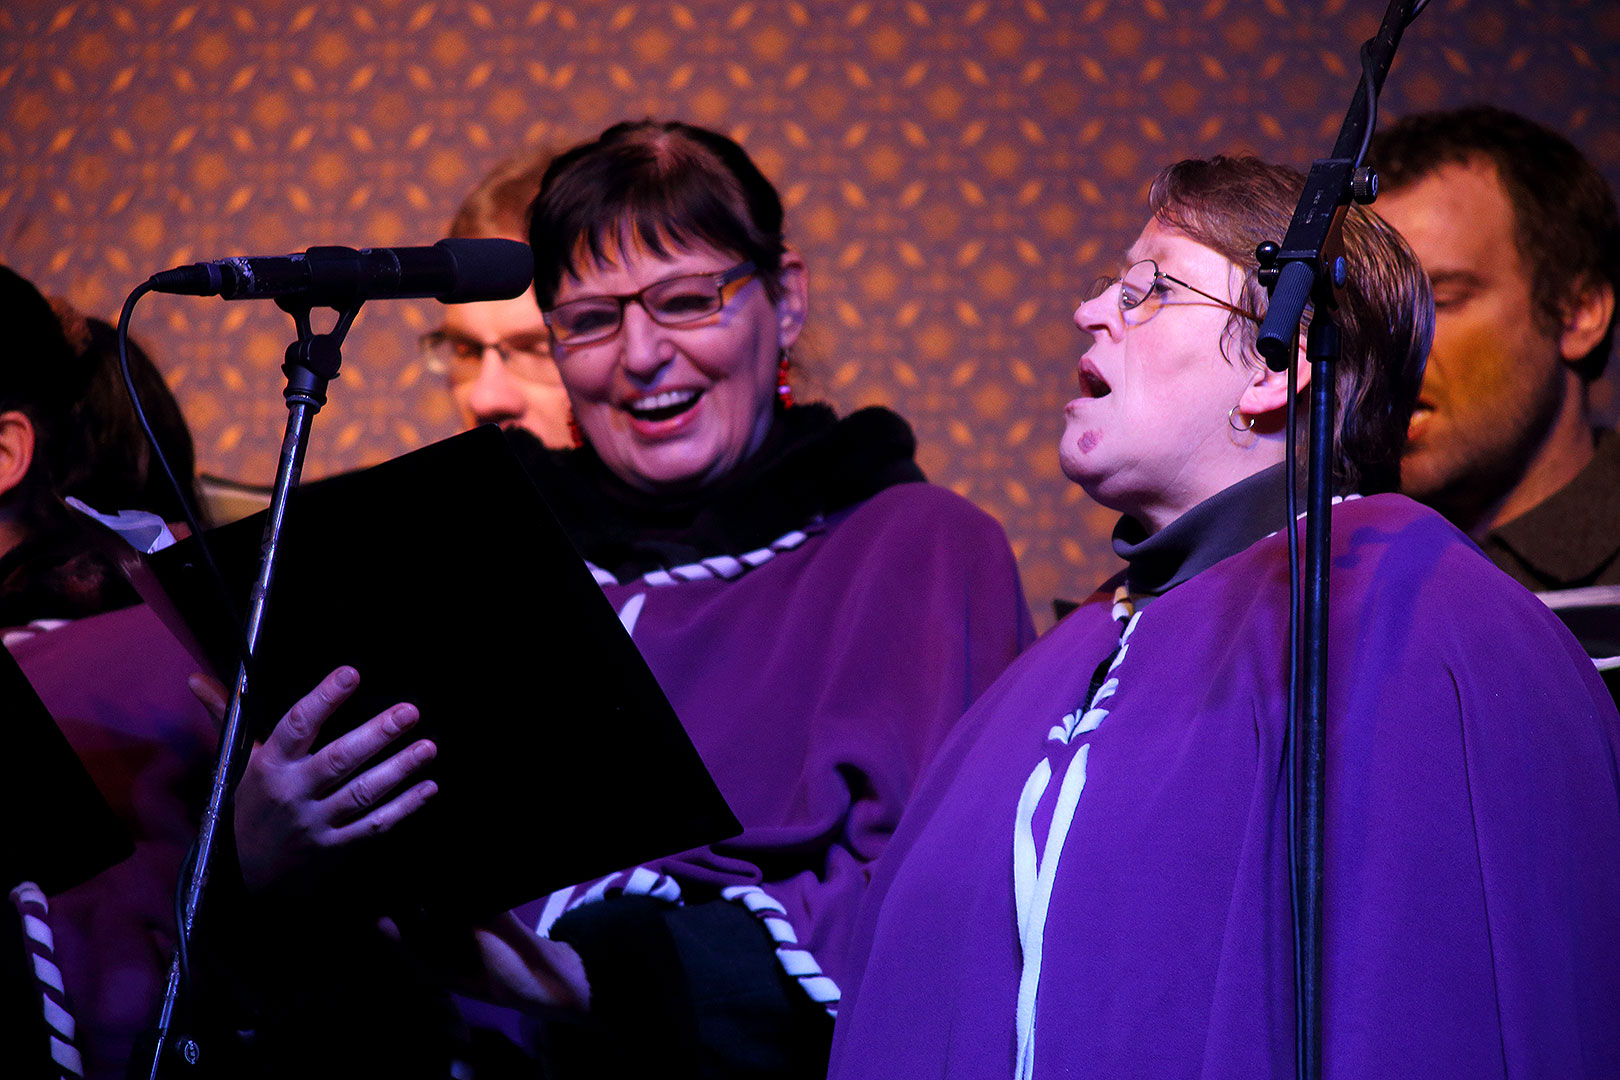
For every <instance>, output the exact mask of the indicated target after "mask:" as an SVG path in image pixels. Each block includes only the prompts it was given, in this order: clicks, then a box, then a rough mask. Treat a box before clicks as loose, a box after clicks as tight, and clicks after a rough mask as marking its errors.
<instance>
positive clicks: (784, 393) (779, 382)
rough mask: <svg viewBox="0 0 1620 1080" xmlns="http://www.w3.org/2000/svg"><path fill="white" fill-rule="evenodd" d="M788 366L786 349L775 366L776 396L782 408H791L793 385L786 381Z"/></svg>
mask: <svg viewBox="0 0 1620 1080" xmlns="http://www.w3.org/2000/svg"><path fill="white" fill-rule="evenodd" d="M789 367H790V364H789V362H788V353H787V350H786V349H783V350H782V359H781V360H780V361H778V362H777V365H776V396H777V398H778V399H779V400H780V401H781V402H782V408H784V409H791V408H793V384H792V383H791V382H789V381H788V374H789Z"/></svg>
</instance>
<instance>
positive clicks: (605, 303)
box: [542, 261, 754, 346]
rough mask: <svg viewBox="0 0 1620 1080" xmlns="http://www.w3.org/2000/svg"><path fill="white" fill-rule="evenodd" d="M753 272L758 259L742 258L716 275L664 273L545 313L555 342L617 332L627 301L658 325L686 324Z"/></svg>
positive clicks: (713, 308) (580, 341)
mask: <svg viewBox="0 0 1620 1080" xmlns="http://www.w3.org/2000/svg"><path fill="white" fill-rule="evenodd" d="M753 274H754V264H753V263H751V262H747V261H744V262H740V263H738V264H737V265H736V266H733V267H732V268H731V269H730V270H723V271H721V272H720V273H718V274H682V275H681V276H680V277H672V278H665V279H664V280H663V281H655V282H653V283H652V284H651V285H649V286H647V287H646V288H645V289H642V290H641V291H640V292H637V293H627V294H625V295H622V296H585V297H581V298H580V299H578V300H570V301H568V303H566V304H558V305H557V306H556V307H554V308H552V309H551V310H550V311H546V312H542V314H543V315H544V316H545V320H546V325H547V326H549V327H551V334H552V337H553V338H555V339H556V342H557V344H559V345H568V346H578V345H590V344H592V343H593V342H597V341H606V340H607V339H608V338H610V337H612V336H613V335H614V334H616V333H618V332H619V327H620V326H621V325H622V324H623V323H624V306H625V305H626V304H629V303H636V304H640V305H641V310H643V311H645V312H646V313H647V316H648V317H649V318H651V319H652V321H653V322H655V323H657V324H658V325H659V326H688V325H690V324H692V323H695V322H698V321H700V320H702V319H706V318H708V317H709V316H710V315H713V314H715V313H716V312H717V311H719V310H720V309H721V308H722V307H724V306H725V304H726V299H727V298H726V286H728V285H731V284H734V283H736V282H739V281H742V280H743V279H745V278H748V277H752V276H753Z"/></svg>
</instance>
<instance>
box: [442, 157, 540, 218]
mask: <svg viewBox="0 0 1620 1080" xmlns="http://www.w3.org/2000/svg"><path fill="white" fill-rule="evenodd" d="M555 156H556V151H554V150H553V149H552V148H551V147H549V146H536V147H531V148H530V149H528V150H525V151H523V152H522V153H521V154H514V155H513V156H512V157H509V158H507V159H506V160H504V161H502V162H501V163H500V164H499V165H497V166H495V168H493V169H491V170H490V172H489V175H488V176H486V177H484V178H483V179H482V180H480V181H479V182H478V186H477V187H475V188H473V189H472V191H471V192H469V193H468V195H467V197H466V198H465V199H463V200H462V203H461V209H459V210H457V211H456V216H455V217H454V218H452V219H451V220H450V235H451V236H453V237H456V238H458V239H479V238H482V237H497V238H503V239H509V240H521V239H523V238H524V237H526V236H528V234H529V207H530V205H531V204H533V202H534V197H535V196H536V195H538V194H539V193H540V179H541V177H543V176H545V175H546V169H547V168H548V167H549V166H550V165H551V159H552V158H553V157H555Z"/></svg>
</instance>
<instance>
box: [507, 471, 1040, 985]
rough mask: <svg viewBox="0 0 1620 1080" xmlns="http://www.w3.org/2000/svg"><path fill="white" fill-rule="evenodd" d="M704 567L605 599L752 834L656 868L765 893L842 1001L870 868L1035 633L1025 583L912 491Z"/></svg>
mask: <svg viewBox="0 0 1620 1080" xmlns="http://www.w3.org/2000/svg"><path fill="white" fill-rule="evenodd" d="M708 562H709V563H710V564H712V565H710V566H705V565H701V564H694V566H692V567H687V568H678V569H677V570H675V571H673V572H670V573H663V572H659V573H655V574H651V575H648V576H647V577H645V578H640V579H637V580H635V581H631V582H628V583H624V584H607V585H605V586H604V592H605V593H606V594H607V597H608V599H609V600H610V601H611V603H612V604H613V606H614V608H615V610H617V611H619V612H620V618H621V620H622V621H624V622H625V623H626V625H628V626H630V628H631V637H632V639H633V640H634V641H635V642H636V644H637V646H638V647H639V648H640V649H641V652H642V654H643V655H644V656H645V657H646V659H647V663H648V665H649V666H650V667H651V668H652V671H653V674H654V675H656V676H657V677H658V682H659V685H661V686H662V687H663V689H664V692H665V693H666V694H667V695H668V696H669V700H670V701H671V703H673V705H674V706H675V712H676V714H677V715H678V716H679V717H680V718H681V722H682V724H683V725H684V726H685V728H686V731H687V733H688V734H689V735H690V736H691V738H692V742H693V744H694V745H695V746H696V747H697V749H698V752H699V753H700V754H701V755H702V757H703V760H704V763H705V764H706V765H707V766H708V768H709V770H710V772H711V773H713V775H714V778H715V780H716V782H717V783H718V784H719V786H720V790H721V791H722V792H723V793H724V795H725V797H726V799H727V801H728V802H729V803H730V804H731V808H732V810H733V811H734V812H735V813H736V815H737V817H738V818H739V819H740V820H741V821H742V823H743V826H744V832H743V834H742V835H741V836H740V837H738V838H737V839H735V840H730V841H726V842H724V843H720V844H715V845H713V846H712V847H709V848H702V849H698V850H695V851H690V852H687V853H685V854H683V855H679V856H676V857H674V858H670V859H665V860H662V861H660V862H658V863H655V864H652V869H654V870H656V871H659V872H662V873H665V874H668V875H670V876H671V877H672V878H674V879H675V880H676V881H677V882H680V883H684V884H685V885H686V886H688V887H689V886H691V885H693V884H694V883H698V884H701V885H703V886H710V887H725V886H737V885H763V886H764V888H765V890H766V892H768V893H769V894H770V896H771V897H773V898H774V899H775V900H776V901H778V902H779V903H780V904H781V905H782V906H783V907H784V909H785V916H786V919H787V920H788V922H789V923H790V924H791V925H792V928H793V930H794V932H795V935H796V936H797V939H798V944H799V945H800V946H801V947H803V948H805V949H808V950H809V951H810V952H811V953H812V954H813V955H814V956H815V957H816V958H817V959H818V960H819V961H820V964H821V968H822V971H823V972H825V974H826V975H827V976H828V977H830V978H831V979H833V980H834V981H836V982H838V984H839V985H840V986H842V985H843V976H844V967H843V964H842V960H843V957H844V956H845V954H846V952H847V949H848V939H849V935H850V931H851V928H852V927H853V925H854V920H855V913H856V910H857V908H858V907H859V904H860V900H861V898H862V896H863V895H864V892H865V889H866V885H867V881H868V878H869V876H870V872H869V864H870V863H871V862H872V861H873V860H874V859H875V858H876V857H877V855H878V853H879V851H881V850H882V848H883V846H884V844H885V843H886V842H887V841H888V839H889V837H890V835H891V834H892V833H893V831H894V828H895V826H896V824H897V823H898V821H899V818H900V812H901V810H902V808H903V807H904V805H905V803H906V801H907V799H908V798H909V797H910V796H911V793H912V789H913V787H914V786H915V784H916V781H917V780H918V778H919V777H920V776H921V774H922V770H923V767H924V766H925V765H926V763H927V762H928V760H929V759H930V758H931V757H932V755H933V753H934V751H935V750H936V749H937V748H938V747H939V745H940V743H941V742H942V741H943V740H944V738H945V737H946V735H947V734H948V733H949V732H950V731H951V729H952V727H953V726H954V725H955V724H956V722H957V721H958V720H959V719H960V718H961V715H962V713H963V712H964V711H965V710H966V709H967V707H968V706H969V705H971V704H972V702H973V700H974V699H975V698H976V697H978V695H979V694H980V693H981V692H982V691H984V690H985V689H986V688H988V687H989V686H990V684H991V683H992V682H993V681H994V680H995V678H996V676H998V675H999V674H1000V673H1001V672H1002V671H1003V670H1004V669H1005V668H1006V666H1007V664H1008V663H1010V662H1011V661H1012V659H1013V658H1014V657H1015V656H1016V655H1017V654H1018V652H1019V650H1020V649H1021V648H1023V647H1024V646H1025V645H1026V644H1028V642H1029V641H1030V640H1031V639H1032V638H1033V636H1034V634H1033V630H1032V627H1031V623H1030V619H1029V612H1028V608H1027V606H1026V604H1025V602H1024V597H1023V592H1022V590H1021V588H1020V586H1019V582H1018V571H1017V566H1016V564H1015V562H1014V559H1013V555H1012V552H1011V551H1010V550H1009V549H1008V547H1007V542H1006V538H1005V536H1004V534H1003V533H1002V531H1001V527H1000V526H999V525H998V524H997V523H996V522H995V520H994V519H992V518H991V517H989V516H988V515H986V514H985V513H983V512H982V511H980V510H978V509H976V508H975V507H974V506H973V505H972V504H970V503H969V502H967V501H966V500H965V499H962V498H960V497H959V496H957V495H954V494H952V493H951V492H949V491H946V490H944V489H942V488H938V487H934V486H932V485H929V484H921V483H913V484H900V485H897V486H895V487H891V488H888V489H886V490H884V491H882V492H880V493H878V494H877V495H875V496H873V497H872V498H870V499H868V500H866V501H865V502H862V503H860V504H858V505H856V506H855V507H852V508H851V509H849V510H847V511H844V512H842V513H840V514H838V515H835V516H833V517H831V518H829V519H828V520H827V521H826V522H824V523H818V524H815V525H810V526H807V527H806V528H805V529H804V530H803V532H802V533H801V534H797V535H791V534H790V536H789V537H788V538H785V539H784V540H783V541H781V542H779V543H778V544H775V545H772V548H771V549H769V550H768V551H766V552H764V553H760V552H756V553H751V554H740V556H739V558H738V559H730V560H708ZM728 574H729V575H730V576H729V577H728V576H726V575H728ZM611 796H612V788H611V781H610V780H609V781H608V782H607V786H605V788H604V797H606V798H610V797H611ZM584 891H585V890H583V889H581V890H579V891H578V892H575V891H574V890H565V893H571V892H573V893H575V896H574V897H570V898H568V899H574V898H577V896H578V895H579V894H580V893H583V892H584ZM561 902H565V901H564V899H563V898H562V897H559V898H556V899H554V900H553V902H552V907H551V909H550V910H551V913H552V915H555V914H556V913H557V908H558V906H560V903H561ZM540 910H541V908H540V905H539V904H535V905H529V906H527V907H526V908H524V909H523V910H522V912H521V914H522V915H523V916H524V917H525V919H526V921H528V922H529V923H530V924H531V925H534V924H535V922H536V921H537V917H538V915H539V912H540ZM542 921H543V920H542Z"/></svg>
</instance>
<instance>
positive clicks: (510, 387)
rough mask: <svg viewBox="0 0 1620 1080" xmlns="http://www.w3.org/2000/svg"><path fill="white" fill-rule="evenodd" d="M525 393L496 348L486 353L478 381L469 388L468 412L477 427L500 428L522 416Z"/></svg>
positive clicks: (480, 363) (468, 385) (481, 361)
mask: <svg viewBox="0 0 1620 1080" xmlns="http://www.w3.org/2000/svg"><path fill="white" fill-rule="evenodd" d="M524 407H525V402H524V399H523V389H522V388H521V387H520V386H518V383H517V378H516V377H515V376H514V375H513V374H512V373H511V372H510V371H508V370H506V362H505V361H503V360H502V359H501V354H500V353H498V352H496V351H495V348H494V346H490V347H489V348H486V349H485V350H484V356H483V359H482V360H480V361H479V364H478V377H477V378H476V379H474V380H473V381H472V382H470V383H468V384H467V410H468V411H469V412H471V413H472V415H473V422H474V423H478V424H500V423H504V422H506V421H508V420H516V419H517V418H518V417H520V416H522V415H523V410H524Z"/></svg>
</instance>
